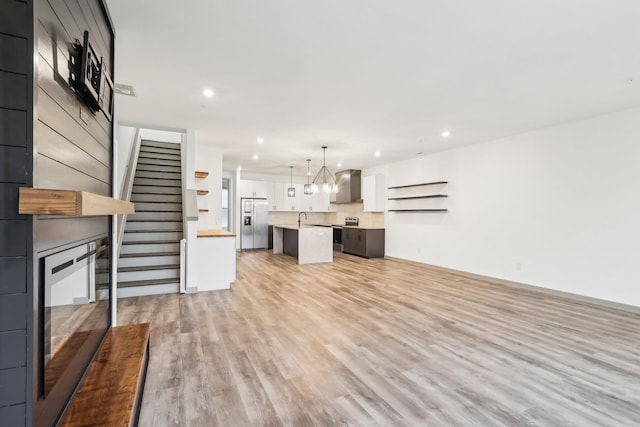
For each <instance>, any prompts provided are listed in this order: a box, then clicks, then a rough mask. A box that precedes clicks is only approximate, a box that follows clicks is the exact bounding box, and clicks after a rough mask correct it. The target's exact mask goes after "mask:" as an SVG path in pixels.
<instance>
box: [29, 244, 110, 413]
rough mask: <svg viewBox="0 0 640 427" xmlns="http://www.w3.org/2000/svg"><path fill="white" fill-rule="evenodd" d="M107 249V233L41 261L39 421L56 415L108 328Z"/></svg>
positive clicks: (108, 251) (62, 407)
mask: <svg viewBox="0 0 640 427" xmlns="http://www.w3.org/2000/svg"><path fill="white" fill-rule="evenodd" d="M109 253H110V247H109V238H108V237H107V236H106V235H105V236H102V237H100V238H97V239H94V240H91V241H89V242H85V243H83V244H80V245H77V246H74V247H72V248H69V249H66V250H63V251H60V252H57V253H54V254H50V255H47V256H45V257H43V258H41V259H40V293H39V294H40V301H39V314H40V315H39V316H38V317H39V322H38V328H39V340H38V344H39V349H38V351H37V353H36V354H37V355H38V359H39V360H38V361H37V362H38V369H37V371H36V372H37V376H38V378H37V386H38V391H37V395H38V399H37V405H38V406H39V407H40V409H41V410H40V411H36V414H38V415H36V418H37V419H40V420H42V421H44V420H51V419H57V418H58V417H59V416H60V414H61V413H62V410H63V409H64V406H65V405H66V402H67V400H68V398H69V397H70V396H71V394H72V393H73V390H74V389H75V387H76V386H77V384H78V382H79V380H80V378H81V376H82V374H83V373H84V371H85V369H86V367H87V366H88V364H89V362H90V361H91V358H92V357H93V355H94V353H95V351H96V349H97V348H98V347H99V345H100V343H101V341H102V339H103V337H104V335H105V333H106V331H107V329H108V328H109V326H110V308H109V307H110V305H109V300H110V272H109V271H110V266H109V263H110V260H109ZM37 419H36V420H35V421H37ZM34 424H35V423H34Z"/></svg>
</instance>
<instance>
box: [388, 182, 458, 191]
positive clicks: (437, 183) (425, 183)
mask: <svg viewBox="0 0 640 427" xmlns="http://www.w3.org/2000/svg"><path fill="white" fill-rule="evenodd" d="M448 183H449V182H448V181H434V182H424V183H421V184H410V185H398V186H395V187H388V188H387V189H388V190H395V189H397V188H411V187H423V186H425V185H439V184H448Z"/></svg>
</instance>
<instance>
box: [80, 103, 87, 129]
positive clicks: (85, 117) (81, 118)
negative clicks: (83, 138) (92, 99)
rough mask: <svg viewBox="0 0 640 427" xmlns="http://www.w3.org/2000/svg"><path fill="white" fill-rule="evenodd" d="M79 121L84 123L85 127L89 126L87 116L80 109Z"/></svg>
mask: <svg viewBox="0 0 640 427" xmlns="http://www.w3.org/2000/svg"><path fill="white" fill-rule="evenodd" d="M80 120H82V121H83V122H84V124H85V125H88V124H89V114H88V113H87V112H86V111H84V110H83V109H82V107H80Z"/></svg>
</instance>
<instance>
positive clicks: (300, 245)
mask: <svg viewBox="0 0 640 427" xmlns="http://www.w3.org/2000/svg"><path fill="white" fill-rule="evenodd" d="M273 253H274V254H285V255H289V256H292V257H294V258H296V259H297V260H298V264H315V263H323V262H333V229H332V228H331V227H326V226H321V225H300V226H298V225H295V224H294V225H289V224H284V225H275V224H274V225H273Z"/></svg>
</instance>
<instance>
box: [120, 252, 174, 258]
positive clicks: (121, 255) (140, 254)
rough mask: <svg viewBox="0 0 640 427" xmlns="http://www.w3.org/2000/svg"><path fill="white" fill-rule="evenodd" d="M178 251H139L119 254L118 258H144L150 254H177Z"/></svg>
mask: <svg viewBox="0 0 640 427" xmlns="http://www.w3.org/2000/svg"><path fill="white" fill-rule="evenodd" d="M177 255H180V252H141V253H137V254H120V258H144V257H151V256H177Z"/></svg>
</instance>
